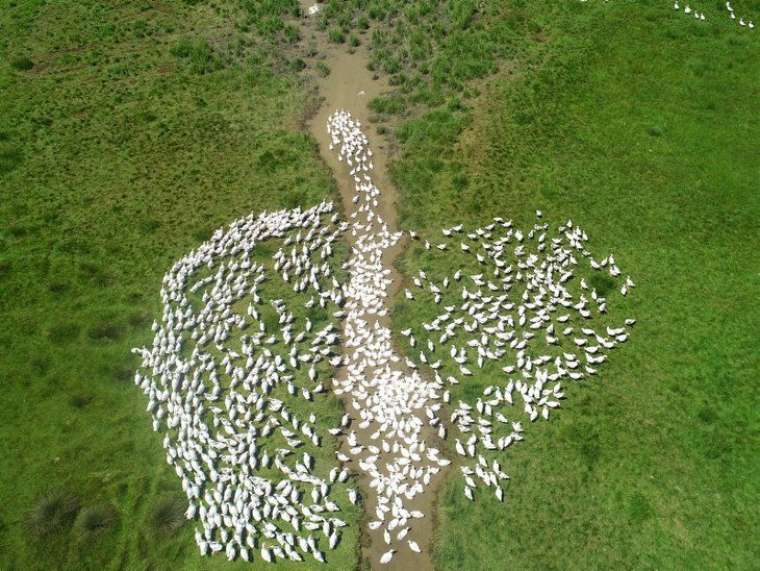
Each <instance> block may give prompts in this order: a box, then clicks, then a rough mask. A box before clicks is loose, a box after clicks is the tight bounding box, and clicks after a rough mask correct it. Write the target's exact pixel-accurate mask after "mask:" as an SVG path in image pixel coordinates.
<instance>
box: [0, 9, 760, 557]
mask: <svg viewBox="0 0 760 571" xmlns="http://www.w3.org/2000/svg"><path fill="white" fill-rule="evenodd" d="M733 4H734V5H735V6H736V9H737V12H738V13H742V14H749V15H753V14H754V16H753V17H754V19H757V17H756V16H757V15H758V13H760V5H758V2H757V1H756V0H744V1H740V0H736V1H735V2H734V3H733ZM478 5H479V6H481V8H480V9H476V7H477V6H478ZM297 9H298V6H297V2H295V1H294V0H287V1H284V2H283V1H275V0H266V1H259V2H256V1H248V0H244V1H240V2H233V1H224V0H216V1H209V2H202V1H191V0H186V1H185V2H171V3H158V4H155V3H145V2H138V3H125V4H122V5H119V6H111V5H105V4H102V3H96V2H92V1H84V2H77V3H67V4H65V5H64V4H61V3H43V2H39V1H37V0H16V1H11V0H0V32H2V33H1V34H0V292H1V294H0V316H2V317H1V318H0V323H2V328H0V352H2V355H3V359H2V360H0V383H1V384H2V387H3V391H2V396H0V411H1V412H0V441H1V442H2V443H3V450H4V452H5V456H4V462H3V469H2V470H0V505H1V506H2V508H0V568H2V569H12V570H15V569H23V570H27V569H77V570H79V569H97V570H100V569H130V570H131V569H166V568H171V569H227V568H230V569H232V568H241V569H244V568H245V569H248V568H250V565H243V564H240V563H238V564H228V563H227V562H226V560H225V559H224V558H223V557H214V558H210V559H201V558H200V556H199V555H198V552H197V549H196V547H195V545H194V543H193V539H192V525H189V524H188V523H183V525H179V523H176V521H177V520H176V518H175V517H174V516H176V513H175V512H176V506H174V505H173V502H174V500H173V499H172V498H176V497H177V496H178V495H179V494H181V490H180V486H179V482H178V480H177V478H176V475H175V474H174V472H173V471H172V470H171V469H169V467H168V466H167V465H166V463H165V461H164V455H163V450H162V448H161V437H160V436H159V435H157V434H155V433H153V432H152V431H151V430H150V420H149V417H148V415H147V413H145V411H144V408H145V400H144V397H143V395H141V394H140V393H139V391H138V390H137V389H135V387H134V386H133V385H132V383H131V378H132V373H133V371H134V368H135V366H136V365H137V360H136V358H134V357H133V356H131V355H130V353H129V349H130V348H131V347H133V346H137V345H142V344H145V343H149V342H150V340H151V337H152V335H151V332H150V329H149V326H150V323H151V322H152V320H153V318H154V317H155V316H156V315H157V312H158V311H159V309H160V300H159V297H158V291H159V288H160V281H161V277H162V275H163V273H164V271H165V270H166V269H167V268H168V267H169V266H170V264H171V263H172V262H173V261H174V260H176V259H177V258H178V257H179V256H181V255H184V254H185V253H187V252H188V251H189V250H190V249H191V248H193V247H195V246H197V245H198V244H199V243H200V241H202V240H204V239H206V238H208V237H209V236H210V233H211V232H212V231H213V230H214V229H215V228H217V227H219V226H221V225H223V224H225V223H227V222H229V221H231V220H233V219H235V218H237V217H239V216H241V215H243V214H246V213H248V212H250V211H260V210H263V209H273V208H284V207H294V206H297V205H301V204H303V205H311V204H313V203H315V202H316V201H318V200H320V199H322V198H324V197H328V196H332V195H333V193H334V188H333V186H332V183H331V182H330V178H329V173H328V172H327V171H326V169H325V168H324V166H323V165H322V164H321V163H320V162H319V160H318V157H317V153H316V150H315V148H314V146H313V142H312V141H311V140H310V139H309V138H308V137H306V136H305V135H304V134H302V133H301V132H299V131H298V125H299V123H300V121H301V119H302V113H303V109H305V108H306V107H307V106H308V104H309V101H307V100H306V98H305V96H304V95H303V91H302V89H301V84H300V82H299V80H298V78H297V77H296V76H295V72H296V71H298V70H299V69H300V68H302V67H303V62H300V64H299V61H298V59H297V58H294V59H292V60H291V59H290V56H289V53H288V51H287V48H288V47H289V46H292V45H294V44H296V43H297V42H298V41H299V38H300V35H299V31H298V29H297V28H296V27H295V25H294V23H293V21H292V19H291V16H292V15H293V14H295V13H296V11H297ZM705 9H706V10H708V16H709V17H711V21H710V22H709V23H708V24H700V23H697V22H694V21H691V20H690V19H688V18H685V17H678V16H676V15H674V14H673V12H672V10H671V8H670V6H669V5H668V4H667V2H663V1H661V0H641V1H640V2H636V3H627V2H615V3H612V2H610V3H602V2H588V3H580V2H573V1H568V2H556V1H550V0H531V1H530V2H526V1H521V0H509V1H507V2H485V3H475V2H458V1H456V2H455V1H452V2H439V3H434V2H429V1H425V0H415V1H414V2H408V1H402V0H371V1H369V2H365V1H364V0H347V1H345V2H344V1H338V0H331V1H330V2H327V3H325V8H324V10H323V11H322V12H321V16H320V19H321V24H320V25H321V26H322V28H323V29H325V30H333V31H337V32H338V34H340V35H341V37H342V38H343V40H344V41H347V43H348V44H349V45H354V44H356V43H357V41H358V43H361V44H362V45H366V46H367V47H368V48H369V50H370V53H371V66H372V68H373V69H375V70H376V71H377V72H378V73H381V74H386V75H387V76H389V79H390V83H391V85H393V92H392V93H390V94H388V95H386V96H385V97H384V98H383V99H380V100H377V101H376V102H374V103H373V105H374V106H375V107H376V108H378V109H379V111H377V112H382V113H388V114H396V115H401V116H412V117H413V119H411V120H405V121H404V122H403V123H401V124H399V125H398V127H397V128H396V129H395V138H396V140H397V142H398V143H399V145H400V147H399V148H400V156H399V160H398V161H396V163H395V164H394V167H393V177H394V180H395V181H396V184H397V185H398V187H399V189H400V192H401V200H400V209H401V216H402V221H403V224H404V225H405V227H408V228H414V229H417V230H421V231H423V232H425V233H427V234H429V235H433V232H436V233H437V231H438V229H439V228H440V227H442V226H448V225H451V224H453V223H455V222H457V221H462V222H466V223H468V224H471V225H476V224H480V223H482V222H485V221H487V220H488V219H489V218H490V217H492V216H495V215H504V216H507V217H512V218H514V219H515V220H516V221H519V222H521V223H523V224H524V223H525V222H527V221H530V220H532V216H533V211H534V210H535V209H536V208H541V209H543V210H544V212H545V216H546V218H548V219H549V220H551V221H553V222H558V221H561V220H564V219H566V218H569V217H572V218H573V219H574V220H576V221H577V222H578V223H579V224H581V225H582V226H583V227H584V228H585V229H586V230H587V231H588V233H589V235H590V236H591V237H592V247H593V249H594V251H595V252H603V251H610V250H611V251H613V252H614V253H615V256H616V258H617V259H618V261H619V263H620V265H621V267H622V268H623V271H624V272H627V273H631V274H632V275H633V276H634V278H635V279H636V281H637V283H638V288H637V289H636V290H635V292H634V293H635V295H634V296H633V297H632V298H631V299H630V301H629V302H628V303H629V307H628V308H629V309H630V313H631V314H633V315H635V317H637V318H638V320H639V322H638V324H637V326H636V328H635V331H634V334H633V337H632V339H631V341H630V342H629V343H628V344H627V345H626V346H625V347H623V348H620V349H619V350H617V351H616V352H614V353H613V354H612V355H611V358H610V362H609V363H608V364H606V365H605V367H604V368H602V370H601V371H602V374H601V377H600V378H598V379H595V380H593V381H588V382H585V383H583V384H580V385H576V386H573V387H570V388H569V390H568V393H569V398H568V399H567V400H566V401H565V403H564V404H563V408H562V410H561V411H560V412H559V413H558V414H557V415H555V417H554V418H553V420H552V421H551V422H549V423H542V424H540V425H532V426H530V427H529V429H530V430H529V432H528V435H527V439H526V442H525V443H523V444H522V446H519V447H516V448H514V449H513V451H512V453H511V454H508V455H506V456H505V461H504V462H503V464H504V465H505V470H506V471H507V472H508V473H509V474H510V475H511V477H512V482H511V484H510V485H509V486H508V488H507V490H506V498H507V499H506V502H505V503H504V504H499V503H497V502H496V501H495V500H494V499H491V496H487V495H486V494H479V495H478V500H477V501H476V502H475V503H474V504H471V503H469V502H467V501H466V500H465V499H464V496H463V495H462V490H461V485H462V484H461V481H460V480H459V479H452V480H451V482H449V483H448V484H447V485H446V486H445V487H444V489H443V490H442V492H441V496H440V505H439V512H438V513H439V518H440V523H441V525H440V528H439V530H438V535H437V539H436V547H435V560H436V563H437V566H438V568H440V569H442V570H449V569H450V570H460V569H461V570H470V569H473V570H474V569H477V570H481V569H482V570H488V569H495V570H501V569H505V568H515V569H553V568H556V569H574V568H582V569H590V568H592V569H597V568H659V569H684V568H686V569H708V568H710V569H712V568H739V569H749V568H753V567H754V566H756V561H757V560H758V558H760V549H758V547H757V545H758V544H757V542H756V541H755V540H754V539H753V538H754V535H755V530H756V529H758V527H760V521H759V520H760V516H759V515H758V511H757V509H756V508H755V507H754V506H755V504H756V503H757V498H758V497H759V496H760V489H759V488H760V480H759V479H758V478H757V477H756V474H757V472H758V469H760V461H758V455H757V449H758V447H759V446H760V419H759V418H758V413H757V397H756V392H755V391H756V389H755V387H756V376H757V373H758V371H759V370H760V362H758V355H759V354H760V353H758V351H757V329H758V326H757V324H758V323H760V311H759V310H758V308H757V303H756V300H757V293H758V291H759V289H760V288H759V286H760V283H759V282H760V278H759V277H758V276H760V253H758V252H760V248H758V246H759V245H760V244H758V233H757V220H758V219H760V199H759V198H758V196H759V195H758V181H760V163H758V161H757V141H758V140H760V124H759V123H758V117H757V101H758V100H760V83H759V82H758V80H757V77H760V69H758V68H759V67H760V64H758V62H760V41H759V38H758V35H757V31H755V33H754V34H751V35H750V34H748V33H747V31H746V30H741V29H739V28H737V27H736V26H734V25H732V23H731V22H730V21H729V20H728V19H727V18H724V17H723V16H724V14H720V13H718V12H717V11H716V8H715V6H713V5H711V4H709V5H706V6H705ZM334 39H335V40H338V39H339V38H338V36H337V35H335V38H334ZM272 46H277V48H278V49H272ZM347 49H348V46H347ZM318 72H320V73H324V74H327V73H329V67H327V66H324V67H323V68H321V69H319V70H318ZM412 110H414V114H412V113H411V111H412ZM379 129H382V130H383V131H384V132H385V131H386V130H387V129H390V127H386V126H383V127H381V128H379ZM379 129H378V130H379ZM441 259H442V258H435V259H433V258H431V257H427V256H425V255H422V254H421V253H420V252H419V251H418V250H410V252H409V253H408V255H407V256H406V257H405V258H404V260H402V262H401V263H400V266H401V268H402V269H403V270H404V271H405V272H406V273H411V272H413V271H415V270H416V268H417V267H419V266H420V265H422V264H423V263H424V264H425V265H430V264H432V265H433V269H434V270H436V271H438V272H444V270H448V269H449V268H448V267H449V266H450V264H451V262H450V260H449V261H447V262H443V261H440V260H441ZM594 285H595V286H596V287H598V288H603V287H604V286H605V284H603V283H599V284H594ZM405 307H406V306H404V305H399V307H398V310H397V311H396V312H395V314H394V320H395V325H396V326H398V327H399V328H402V327H405V326H407V325H413V324H417V323H419V321H420V320H421V319H422V318H423V316H425V315H427V313H426V312H430V311H432V308H431V307H429V305H428V306H427V307H426V306H425V305H424V304H422V303H420V304H414V305H411V306H408V310H407V311H401V310H402V309H404V308H405ZM300 317H303V316H299V318H300ZM313 317H314V318H317V317H321V318H322V319H327V315H326V314H325V315H320V316H317V315H315V316H313ZM487 382H488V377H484V378H483V379H481V380H480V384H485V383H487ZM472 388H473V387H472V385H469V386H468V385H463V386H462V387H461V391H463V394H473V390H472ZM455 397H456V395H455ZM320 406H322V407H323V409H320V410H321V411H322V412H320V414H324V419H325V422H327V421H329V420H330V419H334V418H335V417H336V415H338V414H339V412H340V410H339V406H338V404H337V402H336V401H334V400H327V399H326V400H324V401H323V402H322V403H321V404H320ZM299 412H305V411H299ZM327 448H328V447H325V449H324V450H323V452H324V451H326V450H327ZM180 497H181V496H180ZM358 515H359V514H358V513H356V512H349V516H350V517H352V518H354V519H356V518H358ZM175 523H176V528H175ZM159 529H162V530H164V531H161V532H159V531H158V530H159ZM352 529H353V530H354V533H353V535H352V534H347V535H345V536H344V539H343V542H342V544H341V548H340V549H339V550H338V552H335V553H328V557H329V558H330V559H329V561H330V567H332V568H335V569H341V570H343V569H351V568H353V567H354V565H355V562H356V553H355V547H356V543H357V537H356V535H355V530H356V528H355V527H354V528H352ZM282 567H283V568H289V567H287V566H285V565H283V566H282ZM275 568H277V567H275ZM293 568H298V569H303V568H304V566H293Z"/></svg>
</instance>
